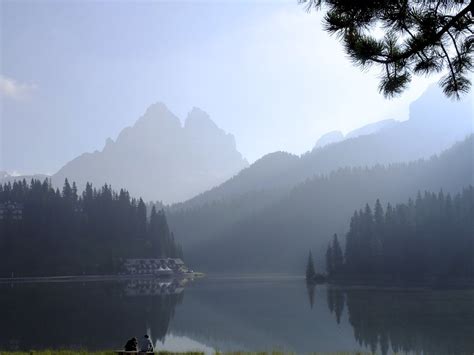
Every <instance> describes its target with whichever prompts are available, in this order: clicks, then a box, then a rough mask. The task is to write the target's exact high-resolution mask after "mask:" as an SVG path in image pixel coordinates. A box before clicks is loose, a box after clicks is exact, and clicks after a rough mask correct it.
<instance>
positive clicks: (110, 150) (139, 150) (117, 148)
mask: <svg viewBox="0 0 474 355" xmlns="http://www.w3.org/2000/svg"><path fill="white" fill-rule="evenodd" d="M247 165H248V163H247V161H246V160H245V159H244V158H243V157H242V155H241V154H240V153H239V152H238V151H237V149H236V146H235V139H234V137H233V136H232V135H231V134H227V133H225V132H224V131H223V130H222V129H220V128H219V127H217V126H216V124H215V123H214V122H213V121H212V120H211V119H210V118H209V116H208V115H207V114H206V113H205V112H204V111H202V110H200V109H198V108H193V110H192V111H191V112H190V113H189V114H188V116H187V118H186V120H185V123H184V126H182V125H181V122H180V120H179V119H178V117H176V116H175V115H174V114H173V113H172V112H170V111H169V110H168V109H167V107H166V106H165V105H164V104H162V103H157V104H154V105H152V106H150V107H149V108H148V109H147V111H146V112H145V114H144V115H143V116H142V117H141V118H140V119H139V120H138V121H137V122H136V123H135V125H134V126H133V127H127V128H125V129H124V130H123V131H122V132H121V133H120V134H119V136H118V137H117V139H116V141H113V140H112V139H110V138H109V139H107V142H106V144H105V147H104V149H103V150H102V151H100V152H99V151H96V152H94V153H85V154H82V155H81V156H79V157H77V158H76V159H74V160H72V161H71V162H69V163H67V164H66V165H65V166H64V167H63V168H61V169H60V170H59V171H58V172H57V173H56V174H55V175H54V176H53V177H52V182H53V184H55V185H59V186H61V184H62V183H63V182H64V179H65V178H68V179H69V180H73V181H76V182H77V183H78V186H79V188H81V187H83V186H84V185H85V183H86V182H92V183H93V184H94V185H95V186H98V185H99V186H100V185H103V184H104V183H107V184H111V185H112V186H113V187H116V188H125V189H127V190H128V191H129V192H130V194H131V195H132V196H141V197H143V198H144V199H145V200H152V201H157V200H159V201H163V202H164V203H172V202H177V201H183V200H186V199H188V198H191V197H193V196H194V195H196V194H198V193H200V192H202V191H205V190H207V189H209V188H211V187H213V186H216V185H218V184H220V183H222V182H224V181H225V180H227V179H228V178H230V177H231V176H233V175H234V174H236V173H237V172H239V171H240V170H241V169H242V168H245V167H246V166H247Z"/></svg>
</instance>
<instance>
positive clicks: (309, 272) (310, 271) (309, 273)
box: [306, 250, 316, 281]
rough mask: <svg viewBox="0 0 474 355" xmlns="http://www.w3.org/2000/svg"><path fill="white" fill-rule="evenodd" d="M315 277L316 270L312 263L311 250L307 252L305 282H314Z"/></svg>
mask: <svg viewBox="0 0 474 355" xmlns="http://www.w3.org/2000/svg"><path fill="white" fill-rule="evenodd" d="M315 276H316V270H315V268H314V261H313V254H312V253H311V250H310V251H309V255H308V262H307V263H306V281H312V280H314V277H315Z"/></svg>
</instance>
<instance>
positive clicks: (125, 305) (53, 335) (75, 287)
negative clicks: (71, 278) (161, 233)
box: [0, 279, 183, 350]
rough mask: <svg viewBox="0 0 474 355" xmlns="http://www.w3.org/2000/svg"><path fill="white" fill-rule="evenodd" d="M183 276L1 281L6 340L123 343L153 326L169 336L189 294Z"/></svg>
mask: <svg viewBox="0 0 474 355" xmlns="http://www.w3.org/2000/svg"><path fill="white" fill-rule="evenodd" d="M182 291H183V285H182V284H181V283H180V282H177V281H168V282H163V281H160V280H155V279H150V280H140V281H139V280H135V281H128V282H106V283H104V282H100V283H99V282H84V283H78V282H73V283H48V284H43V285H38V284H3V285H0V304H1V305H8V307H5V306H4V307H3V309H2V312H1V317H0V330H1V332H0V344H2V348H3V349H6V350H16V349H21V350H28V349H51V348H56V349H58V348H67V349H71V348H85V349H89V350H101V349H114V348H121V347H122V346H123V343H125V341H126V340H127V339H129V338H130V337H131V336H137V337H140V336H142V335H143V334H145V332H148V331H149V332H151V335H152V337H153V339H154V340H160V341H163V340H164V338H165V335H166V333H167V332H168V327H169V323H170V321H171V319H172V318H173V316H174V311H175V308H176V306H177V305H178V304H180V303H181V302H182V300H183V292H182Z"/></svg>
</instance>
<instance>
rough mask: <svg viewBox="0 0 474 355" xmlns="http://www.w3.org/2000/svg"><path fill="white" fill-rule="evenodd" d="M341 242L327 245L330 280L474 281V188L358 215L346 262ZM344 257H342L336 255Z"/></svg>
mask: <svg viewBox="0 0 474 355" xmlns="http://www.w3.org/2000/svg"><path fill="white" fill-rule="evenodd" d="M338 250H340V249H339V248H338V243H337V238H335V239H334V243H333V245H331V246H329V247H328V250H327V253H326V260H327V262H326V265H327V267H328V270H327V271H328V273H329V275H330V276H332V277H346V278H349V279H350V278H356V279H357V278H361V277H362V278H363V277H376V278H384V279H387V278H389V279H398V280H422V281H426V280H438V281H442V280H452V279H459V278H461V279H463V278H464V279H468V278H473V277H474V257H473V255H474V189H473V187H472V186H469V187H467V188H465V189H463V191H462V193H458V194H456V195H454V196H451V194H449V193H448V194H445V193H444V192H443V191H440V192H439V193H437V194H435V193H432V192H424V193H423V194H421V193H418V194H417V196H416V198H415V199H414V200H412V199H409V200H408V202H407V203H402V204H397V205H395V206H393V205H392V204H390V203H388V204H387V207H386V208H385V210H384V208H383V207H382V204H381V203H380V201H379V200H377V201H376V203H375V206H374V208H373V209H371V208H370V206H369V205H368V204H366V205H365V208H364V209H362V208H361V209H359V210H357V211H355V212H354V215H353V216H352V218H351V222H350V227H349V232H348V233H347V234H346V243H345V253H344V260H342V254H341V252H340V251H338ZM338 255H340V256H338Z"/></svg>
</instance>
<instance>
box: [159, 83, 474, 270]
mask: <svg viewBox="0 0 474 355" xmlns="http://www.w3.org/2000/svg"><path fill="white" fill-rule="evenodd" d="M373 128H374V125H372V127H369V131H370V130H373ZM375 128H377V125H375ZM378 128H379V129H375V133H372V134H362V135H359V136H358V137H355V138H347V139H344V140H342V141H340V142H338V143H332V144H328V145H326V146H324V147H322V148H315V149H313V150H312V151H311V152H308V153H306V154H304V155H302V156H300V157H298V156H295V155H291V154H288V153H283V152H277V153H272V154H268V155H266V156H264V157H263V158H262V159H260V160H258V161H257V162H255V163H254V164H252V165H251V166H250V167H248V168H246V169H244V170H243V171H241V172H240V173H239V174H238V175H236V176H235V177H233V178H231V179H230V180H228V181H226V182H225V183H223V184H222V185H220V186H218V187H216V188H214V189H212V190H210V191H208V192H206V193H203V194H201V195H199V196H197V197H195V198H193V199H191V200H189V201H187V202H185V203H182V204H178V205H174V206H172V207H171V208H170V209H169V211H168V217H169V222H170V224H171V225H172V227H173V229H174V230H175V232H176V235H177V237H178V238H179V240H180V241H181V242H182V243H183V247H184V250H187V256H188V260H189V259H191V262H194V263H195V264H196V265H199V266H202V265H205V267H207V269H208V270H212V271H216V270H226V271H242V270H246V271H250V270H259V271H299V270H302V267H303V265H302V263H303V262H304V261H303V260H302V259H301V256H302V255H305V254H306V253H307V250H308V248H310V247H313V248H314V249H315V252H316V254H317V256H318V257H319V261H321V252H322V251H323V248H325V247H326V243H327V241H328V240H329V238H330V236H331V235H332V233H334V232H341V233H342V232H344V231H345V228H347V226H348V222H349V218H350V216H351V214H352V213H353V211H354V209H357V208H360V207H362V206H363V205H365V203H367V202H370V203H374V200H375V199H376V198H381V199H383V202H384V203H386V202H391V203H396V202H401V201H405V200H406V199H408V198H409V197H414V194H416V192H417V191H418V190H424V189H431V190H434V191H438V190H439V189H441V188H444V189H445V190H446V191H450V192H457V191H459V189H461V188H462V187H464V186H467V185H469V184H472V183H473V180H472V179H473V174H472V169H471V167H472V156H473V153H472V151H473V150H472V137H471V138H470V139H469V140H467V141H464V143H463V144H462V145H461V148H459V147H458V148H456V149H454V150H450V152H451V153H448V152H447V153H445V154H443V155H442V158H443V159H441V157H440V158H439V159H438V158H434V159H431V160H430V161H428V162H416V163H412V164H409V165H401V166H399V165H396V166H394V167H388V168H383V167H382V166H381V165H387V164H395V163H402V162H412V161H417V160H419V159H422V158H424V159H427V158H429V157H431V156H432V155H433V154H438V153H440V152H442V151H443V150H446V149H448V148H450V147H451V146H452V145H453V144H454V143H455V142H457V141H462V140H464V139H465V138H466V137H467V136H469V135H470V134H472V131H473V114H472V99H469V98H468V99H466V100H465V101H462V102H449V101H447V100H446V99H445V98H444V97H443V96H442V93H441V92H439V90H438V89H437V88H430V89H429V90H428V91H427V92H426V93H425V94H424V95H422V97H420V98H419V99H418V100H417V101H415V102H414V103H413V104H412V105H411V108H410V119H409V120H407V121H405V122H392V121H385V122H384V123H383V124H381V125H379V127H378ZM362 131H363V130H362ZM453 152H454V153H453ZM448 156H449V158H447V157H448ZM450 160H451V161H450ZM450 164H452V165H450ZM355 167H358V170H355V171H352V170H351V169H348V168H355ZM366 167H374V168H371V169H370V168H366ZM340 168H346V170H344V171H343V172H339V173H331V172H333V171H337V170H338V169H340ZM327 174H329V176H327ZM421 177H423V178H421ZM298 191H300V192H299V193H298ZM343 191H345V193H342V192H343ZM327 201H330V203H328V202H327ZM294 231H298V234H297V235H295V232H294ZM288 245H291V248H288ZM211 249H212V250H213V253H214V255H213V257H212V258H209V257H208V254H207V253H206V251H209V250H211ZM290 249H291V251H290ZM282 250H285V253H282ZM206 255H207V256H206ZM230 255H231V256H232V258H230V257H229V256H230ZM298 258H300V259H298ZM239 260H245V261H246V263H245V265H243V264H242V263H241V262H239Z"/></svg>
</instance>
